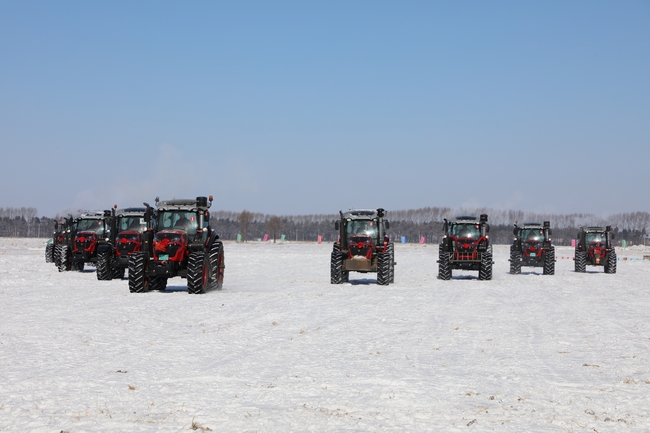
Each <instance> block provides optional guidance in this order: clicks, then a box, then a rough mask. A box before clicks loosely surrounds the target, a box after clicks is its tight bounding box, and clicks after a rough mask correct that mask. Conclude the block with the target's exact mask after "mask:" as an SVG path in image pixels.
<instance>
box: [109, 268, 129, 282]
mask: <svg viewBox="0 0 650 433" xmlns="http://www.w3.org/2000/svg"><path fill="white" fill-rule="evenodd" d="M125 271H126V269H125V268H123V267H121V266H117V267H111V276H112V277H113V279H114V280H121V279H122V278H124V274H125Z"/></svg>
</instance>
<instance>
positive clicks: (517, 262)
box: [510, 247, 521, 275]
mask: <svg viewBox="0 0 650 433" xmlns="http://www.w3.org/2000/svg"><path fill="white" fill-rule="evenodd" d="M510 273H511V274H512V275H519V274H521V252H520V251H519V250H517V249H516V248H514V247H511V248H510Z"/></svg>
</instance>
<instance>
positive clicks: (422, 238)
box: [420, 236, 427, 244]
mask: <svg viewBox="0 0 650 433" xmlns="http://www.w3.org/2000/svg"><path fill="white" fill-rule="evenodd" d="M426 241H427V238H425V237H424V236H422V237H421V238H420V243H421V244H423V243H425V242H426Z"/></svg>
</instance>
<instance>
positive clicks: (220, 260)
mask: <svg viewBox="0 0 650 433" xmlns="http://www.w3.org/2000/svg"><path fill="white" fill-rule="evenodd" d="M209 256H210V257H209V260H210V269H209V270H210V274H209V278H210V288H211V289H216V290H221V288H222V287H223V276H224V271H225V269H226V259H225V255H224V251H223V244H222V243H221V242H220V241H216V242H214V243H213V244H212V246H211V247H210V252H209Z"/></svg>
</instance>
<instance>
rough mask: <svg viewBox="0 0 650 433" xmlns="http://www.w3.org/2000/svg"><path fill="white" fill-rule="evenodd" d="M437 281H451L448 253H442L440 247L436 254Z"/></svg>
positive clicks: (442, 250)
mask: <svg viewBox="0 0 650 433" xmlns="http://www.w3.org/2000/svg"><path fill="white" fill-rule="evenodd" d="M438 279H440V280H445V281H447V280H451V263H449V252H448V251H444V249H443V247H442V245H441V246H440V249H439V254H438Z"/></svg>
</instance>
